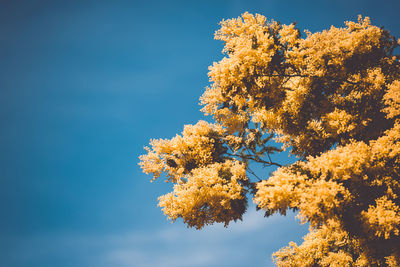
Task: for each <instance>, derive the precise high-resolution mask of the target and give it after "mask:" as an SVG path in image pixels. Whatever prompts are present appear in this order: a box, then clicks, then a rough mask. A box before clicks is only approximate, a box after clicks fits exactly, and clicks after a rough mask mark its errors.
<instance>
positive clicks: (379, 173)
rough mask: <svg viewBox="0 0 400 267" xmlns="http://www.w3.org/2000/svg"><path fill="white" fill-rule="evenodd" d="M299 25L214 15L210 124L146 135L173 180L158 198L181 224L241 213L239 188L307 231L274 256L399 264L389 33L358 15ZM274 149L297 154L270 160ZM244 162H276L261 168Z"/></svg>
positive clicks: (396, 90) (399, 134)
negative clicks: (336, 23)
mask: <svg viewBox="0 0 400 267" xmlns="http://www.w3.org/2000/svg"><path fill="white" fill-rule="evenodd" d="M305 34H306V36H305V37H303V38H302V36H301V33H300V31H299V30H298V28H296V26H295V24H294V23H293V24H290V25H284V24H280V23H279V22H275V21H267V20H266V18H265V17H264V16H261V15H258V14H257V15H251V14H249V13H245V14H243V15H242V16H241V17H239V18H236V19H230V20H225V21H222V22H221V28H220V30H218V31H217V32H216V34H215V38H216V39H218V40H222V41H223V42H224V44H225V47H224V50H223V52H224V53H225V54H226V56H225V57H224V58H223V59H222V60H221V61H219V62H218V63H214V64H213V65H212V66H211V67H210V68H209V70H210V72H209V74H208V75H209V77H210V81H211V85H210V87H208V88H206V91H205V92H204V94H203V96H202V97H201V98H200V100H201V103H202V105H203V108H202V111H203V112H204V113H205V114H206V115H211V116H212V117H213V119H214V120H215V123H214V124H212V123H208V122H205V121H199V122H198V123H197V124H195V125H186V126H185V127H184V130H183V132H182V134H181V135H177V136H176V137H174V138H172V139H170V140H167V139H158V140H157V139H153V140H151V142H150V146H151V147H150V148H149V147H146V150H147V152H148V153H147V154H146V155H143V156H141V157H140V160H141V162H140V165H141V167H142V169H143V171H144V172H145V173H148V174H152V175H153V177H154V179H156V178H158V177H160V176H161V175H162V174H163V173H164V174H165V175H166V178H167V181H169V182H172V183H174V189H173V192H171V193H168V194H166V195H164V196H161V197H160V198H159V206H161V207H162V208H163V211H164V213H165V214H166V215H167V216H168V217H169V218H170V219H172V220H173V221H175V220H176V219H178V218H182V219H183V221H184V222H185V223H186V224H187V225H188V226H190V227H196V228H197V229H200V228H202V227H203V226H205V225H207V224H212V223H215V222H222V223H224V224H225V226H227V225H228V224H229V222H230V221H232V220H233V221H236V220H238V219H242V215H243V213H244V212H245V211H246V208H247V201H248V198H253V201H254V202H255V203H256V204H257V206H258V208H259V209H263V210H264V211H265V215H266V216H267V217H268V216H271V215H272V214H275V213H280V214H283V215H285V214H286V212H287V210H294V211H298V216H299V217H300V218H301V221H302V222H304V223H309V225H310V232H309V233H308V235H307V236H305V237H304V242H303V243H302V244H301V245H297V244H295V243H290V244H289V246H288V247H285V248H283V249H281V250H279V251H278V252H276V253H274V255H273V257H274V261H275V263H276V264H277V265H278V266H331V265H332V266H372V265H378V266H400V62H399V59H400V57H399V56H396V55H394V49H395V48H396V47H397V46H399V43H398V42H397V41H396V39H395V38H394V37H393V36H391V35H390V34H389V32H388V31H386V30H384V29H383V28H379V27H376V26H373V25H371V23H370V19H369V18H368V17H365V18H362V17H361V16H360V17H359V18H358V22H351V21H348V22H345V27H343V28H336V27H333V26H332V27H331V28H330V29H328V30H324V31H322V32H317V33H311V32H309V31H305ZM272 140H275V141H276V142H279V143H282V144H283V145H282V146H281V147H278V146H277V144H278V143H274V142H272ZM283 149H289V150H290V152H291V153H292V154H293V155H295V156H297V157H298V161H297V162H295V163H294V164H290V165H285V166H281V165H280V164H279V163H276V162H274V161H272V160H271V155H272V154H274V153H279V152H281V151H282V150H283ZM254 163H259V164H262V165H264V166H277V167H278V168H277V170H276V171H274V172H273V173H272V174H271V175H270V176H269V177H263V179H260V178H258V177H257V176H256V175H255V174H254V173H253V172H252V171H251V169H250V165H251V164H254Z"/></svg>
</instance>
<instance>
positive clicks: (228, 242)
mask: <svg viewBox="0 0 400 267" xmlns="http://www.w3.org/2000/svg"><path fill="white" fill-rule="evenodd" d="M399 10H400V2H399V1H385V0H382V1H361V0H360V1H350V3H347V1H272V0H271V1H267V0H265V1H255V0H247V1H238V0H237V1H223V0H214V1H1V2H0V56H1V60H0V125H1V128H0V129H1V131H0V135H1V138H0V151H1V153H0V172H1V173H0V181H1V187H0V212H1V220H0V235H1V238H0V255H1V258H2V261H3V264H4V266H10V267H20V266H21V267H22V266H24V267H25V266H40V267H42V266H43V267H47V266H58V267H70V266H71V267H72V266H96V267H97V266H99V267H102V266H104V267H106V266H113V267H114V266H116V267H119V266H121V267H122V266H140V267H141V266H165V267H172V266H177V267H179V266H182V267H184V266H188V267H190V266H272V261H271V257H270V255H271V253H272V252H273V251H276V250H278V249H279V248H280V247H282V246H284V245H286V244H287V243H288V242H289V241H290V240H293V241H299V240H301V237H302V236H303V235H304V234H305V233H306V231H307V229H306V226H300V225H299V222H298V220H295V219H294V215H293V214H289V215H288V216H286V217H281V216H274V217H272V218H268V219H264V218H263V216H262V213H257V212H255V210H254V207H250V209H249V212H248V214H246V216H245V218H244V221H243V222H240V223H236V224H232V225H231V227H230V228H228V229H225V228H223V227H222V226H221V225H216V226H211V227H208V228H206V229H204V230H202V231H196V230H193V229H188V228H186V227H185V226H184V225H183V224H182V223H181V222H177V223H175V224H171V223H170V222H169V221H168V220H167V219H166V218H165V217H164V216H163V215H162V212H161V210H160V209H159V208H158V207H157V197H158V196H160V195H162V194H165V193H166V192H168V191H169V190H170V185H168V184H165V183H163V182H161V181H159V182H154V183H150V182H149V180H150V177H148V176H146V175H144V174H142V173H141V171H140V169H139V167H138V165H137V163H138V156H139V155H141V154H143V153H144V151H143V146H144V145H146V144H147V143H148V141H149V139H150V138H160V137H162V138H170V137H172V136H174V135H175V134H176V133H178V132H181V130H182V128H183V125H184V124H189V123H196V122H197V121H198V120H199V119H204V117H202V114H201V112H199V108H200V106H199V105H198V102H199V101H198V98H199V96H200V95H201V94H202V92H203V90H204V87H205V86H207V85H208V77H207V72H208V71H207V67H208V66H209V65H211V64H212V62H213V61H217V60H220V59H221V58H222V56H223V55H222V54H221V49H222V44H221V43H220V42H219V41H215V40H213V33H214V32H215V30H217V29H218V22H219V21H221V20H222V19H228V18H232V17H237V16H239V15H240V14H241V13H244V12H245V11H249V12H251V13H260V14H263V15H265V16H267V18H269V19H274V20H278V21H281V22H282V23H291V22H293V21H297V23H298V24H297V25H298V26H299V27H300V28H301V29H309V30H310V31H312V32H314V31H319V30H323V29H325V28H328V27H330V25H332V24H333V25H335V26H341V25H343V21H345V20H356V18H357V15H358V14H362V15H365V16H370V17H371V19H372V22H373V23H374V24H375V25H378V26H385V28H386V29H389V30H390V31H391V33H392V34H393V35H395V36H397V37H400V26H399V23H398V11H399ZM282 160H283V161H284V162H288V161H287V159H286V158H285V157H282Z"/></svg>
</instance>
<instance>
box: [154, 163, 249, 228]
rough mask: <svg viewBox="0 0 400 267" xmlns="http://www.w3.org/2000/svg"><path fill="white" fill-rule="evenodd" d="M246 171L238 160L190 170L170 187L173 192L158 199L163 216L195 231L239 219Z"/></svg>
mask: <svg viewBox="0 0 400 267" xmlns="http://www.w3.org/2000/svg"><path fill="white" fill-rule="evenodd" d="M246 180H247V178H246V169H245V167H244V165H243V164H241V163H239V162H238V161H226V162H224V163H214V164H211V165H208V166H205V167H201V168H197V169H195V170H193V172H192V173H191V175H190V176H188V178H187V181H183V182H178V183H177V184H176V185H174V191H173V192H171V193H168V194H166V195H164V196H161V197H160V198H159V201H160V203H159V206H160V207H162V208H163V211H164V214H165V215H167V216H168V217H169V218H170V219H172V220H173V221H175V220H176V219H177V218H182V219H183V221H184V222H185V223H186V224H187V225H188V226H192V227H196V228H198V229H200V228H202V227H203V226H204V225H206V224H211V223H214V222H222V223H224V224H225V226H227V225H228V224H229V222H230V221H232V220H235V221H236V220H238V219H241V218H242V214H243V213H244V212H245V210H246V206H247V200H246V196H245V193H246V191H245V190H244V188H243V186H242V183H243V182H244V181H246Z"/></svg>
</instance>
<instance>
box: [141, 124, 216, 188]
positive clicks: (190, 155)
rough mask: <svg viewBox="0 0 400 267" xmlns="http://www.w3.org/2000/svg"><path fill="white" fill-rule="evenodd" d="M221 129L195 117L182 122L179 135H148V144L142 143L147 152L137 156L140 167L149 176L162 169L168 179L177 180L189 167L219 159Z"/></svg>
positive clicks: (187, 171)
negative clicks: (157, 137)
mask: <svg viewBox="0 0 400 267" xmlns="http://www.w3.org/2000/svg"><path fill="white" fill-rule="evenodd" d="M223 133H224V129H223V128H222V127H221V126H220V125H216V124H210V123H208V122H206V121H199V122H198V123H197V124H196V125H186V126H185V128H184V130H183V132H182V135H176V136H175V137H174V138H172V139H171V140H168V139H152V140H151V141H150V145H151V148H148V147H145V149H146V151H147V152H148V154H147V155H142V156H140V166H141V167H142V169H143V171H144V172H145V173H148V174H152V175H153V179H155V178H158V177H160V175H161V174H162V173H166V175H167V177H168V181H172V182H177V181H179V180H180V179H181V178H183V177H184V176H185V175H186V174H189V173H190V172H191V170H193V169H195V168H198V167H202V166H205V165H207V164H211V163H214V162H219V161H221V160H222V159H220V158H219V157H220V156H221V154H222V153H223V152H224V151H218V150H222V149H223V148H222V144H221V138H222V135H223Z"/></svg>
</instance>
